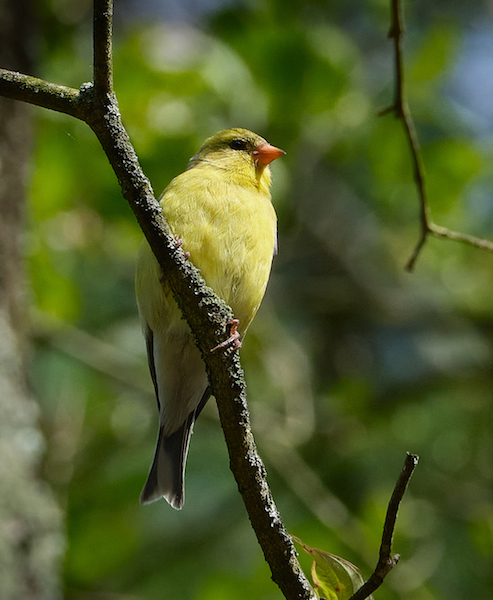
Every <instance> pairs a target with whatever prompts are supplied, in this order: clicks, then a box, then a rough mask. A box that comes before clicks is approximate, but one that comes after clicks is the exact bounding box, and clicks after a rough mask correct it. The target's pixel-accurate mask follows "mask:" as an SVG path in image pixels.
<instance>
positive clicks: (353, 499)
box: [26, 0, 493, 600]
mask: <svg viewBox="0 0 493 600" xmlns="http://www.w3.org/2000/svg"><path fill="white" fill-rule="evenodd" d="M44 4H45V5H44V7H43V8H42V9H40V16H39V19H40V30H41V34H40V39H39V57H40V62H39V72H38V73H36V74H37V75H39V76H42V77H44V78H46V79H49V80H51V81H54V82H57V83H63V84H66V85H71V86H75V87H78V86H79V85H80V84H81V83H82V82H84V81H87V80H89V79H90V78H91V3H90V2H89V0H85V1H79V2H77V3H73V2H71V1H70V0H56V1H53V2H49V3H48V2H46V3H44ZM408 4H409V5H408V6H406V10H407V32H406V41H405V51H406V72H407V77H408V85H409V100H410V104H411V109H412V111H413V114H414V117H415V120H416V124H417V128H418V133H419V136H420V139H421V143H422V146H423V158H424V162H425V166H426V170H427V176H428V180H427V183H428V191H429V194H430V202H431V206H432V213H433V217H434V219H435V221H436V222H437V223H439V224H441V225H445V226H448V227H450V228H451V229H458V230H461V231H465V232H468V233H471V234H475V235H478V236H484V237H488V238H490V239H493V202H492V195H493V169H492V167H491V164H492V160H491V159H492V155H493V145H492V133H493V94H492V92H493V90H492V81H493V73H492V71H493V67H492V65H493V19H492V15H491V12H490V11H491V5H490V3H487V2H479V1H476V2H467V3H466V2H462V3H458V2H455V3H450V2H441V1H439V0H436V1H432V2H415V3H408ZM115 12H116V15H115V16H116V24H115V30H116V31H115V87H116V91H117V94H118V98H119V102H120V108H121V111H122V114H123V119H124V122H125V124H126V126H127V128H128V131H129V133H130V136H131V138H132V141H133V143H134V145H135V147H136V150H137V152H138V154H139V156H140V160H141V163H142V166H143V168H144V170H145V172H146V174H147V175H148V176H149V178H150V179H151V182H152V185H153V187H154V189H155V191H156V193H160V192H161V190H162V189H163V188H164V187H165V186H166V185H167V183H168V182H169V181H170V179H171V178H172V177H173V176H174V175H176V174H178V173H179V172H181V171H182V170H183V169H184V168H185V166H186V164H187V161H188V158H189V157H190V156H192V155H193V154H194V153H195V151H196V150H197V149H198V147H199V146H200V144H201V143H202V141H203V139H204V138H205V137H207V136H208V135H210V134H212V133H214V132H215V131H216V130H218V129H221V128H225V127H232V126H240V127H247V128H250V129H252V130H254V131H256V132H257V133H259V134H261V135H262V136H264V137H266V138H267V139H268V140H269V141H270V142H271V143H273V144H275V145H277V146H280V147H281V148H283V149H284V150H286V151H287V156H286V157H284V158H282V159H281V160H279V161H276V162H275V163H274V165H273V172H274V186H273V196H274V203H275V206H276V209H277V213H278V216H279V247H280V252H279V255H278V256H277V257H276V259H275V262H274V267H273V273H272V278H271V282H270V284H269V287H268V291H267V296H266V298H265V301H264V303H263V305H262V308H261V310H260V312H259V314H258V316H257V318H256V320H255V321H254V324H253V325H252V327H251V328H250V330H249V334H248V336H247V338H246V341H245V343H244V347H243V349H242V351H241V353H242V359H243V366H244V368H245V371H246V378H247V382H248V391H249V404H250V408H251V412H252V420H253V429H254V433H255V436H256V441H257V444H258V447H259V451H260V454H261V456H262V457H263V459H264V461H265V463H266V466H267V469H268V473H269V481H270V484H271V486H272V489H273V493H274V497H275V499H276V501H277V503H278V506H279V508H280V510H281V513H282V515H283V518H284V521H285V524H286V527H287V529H288V530H289V532H290V533H292V534H294V535H296V536H298V537H299V538H301V539H302V540H303V541H304V542H305V543H306V544H308V545H309V546H315V547H318V548H322V549H324V550H327V551H329V552H332V553H335V554H338V555H341V556H343V557H344V558H346V559H348V560H351V561H352V562H354V563H356V564H357V565H358V566H359V567H360V568H361V569H362V571H363V574H364V575H365V576H368V575H369V574H370V573H371V571H372V569H373V566H374V564H375V563H376V560H377V554H378V547H379V541H380V535H381V527H382V523H383V518H384V515H385V510H386V504H387V502H388V499H389V497H390V494H391V491H392V488H393V485H394V483H395V480H396V478H397V476H398V473H399V471H400V468H401V466H402V463H403V461H404V456H405V452H406V451H411V452H413V453H417V454H419V455H420V464H419V467H418V469H417V471H416V473H415V474H414V476H413V479H412V480H411V485H410V489H409V491H408V494H407V495H406V497H405V500H404V503H403V506H402V509H401V512H400V517H399V520H398V524H397V529H396V534H395V543H394V550H395V551H396V552H399V553H400V554H401V555H402V558H401V562H400V564H399V566H398V567H397V568H396V569H395V570H394V571H393V572H392V573H391V574H390V575H389V577H388V579H387V580H386V582H385V585H384V587H383V588H382V589H381V590H379V591H378V592H377V593H376V598H379V599H381V600H396V599H402V600H432V599H436V600H441V599H444V600H445V599H446V600H459V599H461V600H462V599H466V598H475V600H486V599H489V598H491V596H492V594H493V489H492V484H493V461H492V459H493V354H492V345H491V344H492V338H493V255H488V254H486V253H482V252H480V251H479V250H475V249H471V248H467V247H464V246H460V245H458V244H454V243H451V242H445V241H439V240H434V239H431V240H430V241H429V242H428V244H427V246H426V247H425V249H424V251H423V253H422V256H421V257H420V259H419V261H418V263H417V268H416V271H415V273H413V274H409V273H407V272H406V271H405V270H404V265H405V264H406V262H407V260H408V258H409V256H410V253H411V251H412V249H413V246H414V244H415V242H416V241H417V238H418V201H417V195H416V190H415V187H414V184H413V180H412V171H411V160H410V156H409V152H408V149H407V145H406V142H405V138H404V136H403V133H402V130H401V126H400V124H399V122H397V121H396V120H395V119H394V118H393V117H392V116H385V117H378V116H377V113H378V111H379V110H381V109H383V108H385V107H386V106H388V105H389V104H391V103H392V99H393V71H392V69H393V56H392V45H391V43H390V42H389V41H388V39H387V32H388V28H389V21H390V17H389V2H388V1H384V0H372V1H370V2H361V1H360V2H358V1H356V0H351V1H349V2H348V1H335V2H330V3H329V2H317V1H315V0H313V1H309V0H304V1H301V0H299V1H296V0H291V1H288V2H286V1H285V0H284V1H275V0H266V1H264V2H254V1H251V2H246V1H245V2H239V1H236V2H235V1H234V0H231V1H229V2H228V1H217V2H216V1H214V0H207V1H206V0H203V1H201V2H198V1H197V2H178V1H176V2H171V1H169V2H168V1H166V0H159V1H158V0H147V1H143V0H126V1H119V2H117V3H116V10H115ZM35 114H36V142H35V148H34V159H33V163H32V185H31V193H30V207H29V228H28V231H27V235H26V254H27V262H28V272H29V276H30V281H31V289H30V293H31V297H32V314H31V320H32V322H31V328H32V332H33V348H32V354H31V373H32V381H31V384H32V389H33V390H34V392H35V394H36V396H37V397H38V398H39V400H40V402H41V405H42V422H43V429H44V432H45V435H46V453H45V460H44V464H43V465H42V469H43V473H44V476H45V477H46V479H47V480H48V481H49V482H50V484H51V485H52V487H53V488H54V490H55V492H56V495H57V497H58V499H59V502H60V504H61V505H62V506H63V507H65V508H66V510H67V520H66V529H67V537H68V547H67V554H66V560H65V586H66V598H67V599H74V600H75V599H77V600H99V599H105V598H108V599H109V598H111V599H121V600H126V599H128V600H157V599H163V598H164V599H168V598H170V599H171V598H180V599H184V600H222V599H225V600H226V599H230V598H232V597H234V598H236V599H237V600H242V599H245V600H246V599H248V600H252V599H255V600H261V599H263V600H267V599H271V598H272V599H274V598H280V592H279V591H278V589H277V588H276V586H275V585H274V584H273V583H272V582H271V581H270V578H269V569H268V567H267V565H266V564H265V563H264V560H263V557H262V554H261V551H260V548H259V547H258V545H257V543H256V540H255V536H254V533H253V531H252V530H251V528H250V525H249V521H248V518H247V515H246V512H245V509H244V507H243V504H242V501H241V498H240V496H239V494H238V492H237V490H236V485H235V482H234V479H233V477H232V475H231V473H230V471H229V468H228V458H227V452H226V446H225V443H224V440H223V437H222V432H221V429H220V425H219V422H218V417H217V411H216V407H215V405H214V401H213V400H211V401H210V403H209V405H208V406H207V408H206V410H205V411H204V413H203V414H202V415H201V417H200V419H199V421H198V422H197V425H196V428H195V434H194V436H193V439H192V444H191V449H190V455H189V460H188V466H187V478H186V503H185V507H184V509H183V511H181V512H175V511H173V510H172V509H171V508H169V507H168V506H167V505H166V503H165V502H164V501H163V502H158V503H155V504H153V505H151V506H147V507H140V506H139V504H138V497H139V494H140V491H141V488H142V486H143V484H144V481H145V479H146V475H147V471H148V467H149V465H150V461H151V458H152V455H153V452H154V443H155V438H156V434H157V411H156V407H155V400H154V397H153V394H152V386H151V382H150V377H149V375H148V372H147V364H146V359H145V348H144V343H143V339H142V336H141V332H140V326H139V323H138V319H137V309H136V305H135V300H134V293H133V273H134V265H135V259H136V254H137V251H138V247H139V244H140V239H141V233H140V231H139V228H138V226H137V224H136V221H135V219H134V217H133V214H132V213H131V211H130V209H129V208H128V206H127V205H126V203H125V201H124V200H123V199H122V197H121V193H120V190H119V188H118V185H117V182H116V178H115V176H114V174H113V173H112V171H111V169H110V167H109V164H108V162H107V159H106V157H105V156H104V154H103V152H102V150H101V149H100V148H99V146H98V143H97V140H96V139H95V137H94V135H93V134H92V132H91V131H90V130H89V128H88V127H87V126H85V125H84V124H81V123H79V122H77V121H75V120H73V119H70V118H69V117H66V116H63V115H58V114H56V113H51V112H48V111H43V110H41V109H36V110H35ZM300 558H301V561H302V564H303V566H304V568H305V571H306V572H307V574H308V572H309V569H310V564H311V560H310V559H309V557H308V556H301V557H300Z"/></svg>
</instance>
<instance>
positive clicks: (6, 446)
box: [0, 0, 63, 600]
mask: <svg viewBox="0 0 493 600" xmlns="http://www.w3.org/2000/svg"><path fill="white" fill-rule="evenodd" d="M33 29H34V28H33V18H32V8H31V6H30V3H29V0H17V1H16V2H12V0H0V64H1V65H2V66H4V67H6V68H9V69H18V70H20V71H24V72H30V71H31V60H30V57H29V54H30V52H33V42H34V35H33ZM30 114H31V107H29V106H28V105H27V104H24V103H22V102H14V101H9V100H6V99H4V98H0V598H2V600H20V599H22V600H48V599H49V600H53V599H56V598H58V597H60V562H61V561H60V558H61V550H62V547H63V535H62V519H61V513H60V510H59V508H58V506H57V504H56V502H55V500H54V498H53V496H52V495H51V493H50V490H49V489H48V487H47V485H46V484H45V483H43V482H42V481H41V480H40V478H39V475H38V473H37V470H38V465H39V462H40V460H41V457H42V454H43V449H44V439H43V436H42V434H41V432H40V430H39V427H38V423H37V417H38V407H37V405H36V403H35V402H34V400H33V398H32V397H31V395H30V394H29V392H28V389H27V385H26V372H25V353H26V338H25V323H26V318H25V313H26V298H25V296H26V294H25V280H24V268H23V256H22V255H23V252H22V240H23V227H24V206H25V191H26V178H27V174H28V165H29V157H30V149H31V143H30V142H31V140H30V137H31V131H30V129H31V127H30Z"/></svg>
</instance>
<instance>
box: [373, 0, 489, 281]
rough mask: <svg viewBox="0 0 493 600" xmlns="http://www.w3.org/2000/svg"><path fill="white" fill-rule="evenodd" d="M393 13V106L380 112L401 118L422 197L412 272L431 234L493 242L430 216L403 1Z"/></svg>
mask: <svg viewBox="0 0 493 600" xmlns="http://www.w3.org/2000/svg"><path fill="white" fill-rule="evenodd" d="M391 13H392V16H391V26H390V31H389V38H391V39H392V40H393V41H394V61H395V67H394V69H395V93H394V103H393V104H392V106H390V107H388V108H386V109H384V110H382V111H381V112H380V115H384V114H387V113H390V112H393V113H394V114H395V116H396V117H397V118H398V119H400V120H401V121H402V125H403V127H404V132H405V135H406V139H407V141H408V145H409V149H410V151H411V157H412V162H413V170H414V179H415V182H416V188H417V192H418V196H419V208H420V235H419V239H418V242H417V244H416V246H415V248H414V250H413V253H412V255H411V257H410V259H409V261H408V262H407V265H406V269H407V270H408V271H412V270H413V269H414V266H415V264H416V261H417V259H418V256H419V255H420V253H421V250H422V248H423V246H424V245H425V243H426V241H427V239H428V236H430V235H433V236H434V237H439V238H444V239H448V240H452V241H456V242H462V243H465V244H468V245H469V246H474V247H475V248H480V249H481V250H486V251H488V252H493V242H490V241H488V240H485V239H482V238H477V237H475V236H472V235H467V234H465V233H459V232H457V231H452V230H450V229H447V228H446V227H441V226H439V225H436V224H435V223H434V222H433V221H432V219H431V214H430V207H429V203H428V197H427V192H426V179H425V170H424V165H423V159H422V156H421V149H420V146H419V140H418V135H417V132H416V127H415V125H414V121H413V118H412V115H411V111H410V109H409V104H408V102H407V97H406V87H405V72H404V59H403V50H402V39H403V35H404V14H403V9H402V4H401V1H400V0H391Z"/></svg>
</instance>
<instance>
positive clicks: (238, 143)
mask: <svg viewBox="0 0 493 600" xmlns="http://www.w3.org/2000/svg"><path fill="white" fill-rule="evenodd" d="M229 147H230V148H231V149H232V150H246V149H247V148H248V143H247V141H246V140H242V139H241V138H236V139H234V140H232V141H231V142H230V144H229Z"/></svg>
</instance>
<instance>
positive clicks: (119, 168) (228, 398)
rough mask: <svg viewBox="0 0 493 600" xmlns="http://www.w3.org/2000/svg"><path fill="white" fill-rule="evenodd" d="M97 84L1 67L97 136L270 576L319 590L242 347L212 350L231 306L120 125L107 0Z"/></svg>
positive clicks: (305, 596)
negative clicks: (205, 382) (188, 251)
mask: <svg viewBox="0 0 493 600" xmlns="http://www.w3.org/2000/svg"><path fill="white" fill-rule="evenodd" d="M94 28H95V32H94V38H95V39H94V79H95V82H94V85H93V84H83V85H82V86H81V89H80V90H74V89H71V88H65V87H63V86H56V85H53V84H51V83H48V82H45V81H42V80H39V79H36V78H32V77H29V76H27V75H21V74H13V73H12V72H9V71H2V70H0V95H5V96H7V97H10V98H14V99H17V100H23V101H26V102H30V103H32V104H36V105H38V106H42V107H44V108H49V109H53V110H57V111H59V112H62V113H66V114H69V115H72V116H74V117H77V118H79V119H81V120H83V121H85V122H86V123H87V124H88V125H89V126H90V127H91V129H92V130H93V131H94V133H95V134H96V136H97V137H98V139H99V141H100V143H101V145H102V147H103V150H104V151H105V153H106V155H107V157H108V159H109V161H110V164H111V166H112V167H113V170H114V172H115V174H116V176H117V178H118V182H119V184H120V186H121V189H122V193H123V196H124V197H125V199H126V200H127V201H128V203H129V204H130V206H131V208H132V210H133V211H134V214H135V216H136V218H137V220H138V222H139V225H140V226H141V228H142V231H143V232H144V235H145V236H146V238H147V240H148V242H149V244H150V246H151V248H152V250H153V252H154V254H155V255H156V257H157V259H158V261H159V264H160V265H161V267H162V268H163V270H164V271H165V272H166V277H167V280H168V281H169V283H170V286H171V289H172V290H173V292H174V294H175V298H176V300H177V302H178V304H179V306H180V308H181V310H182V312H183V315H184V317H185V318H186V320H187V322H188V323H189V325H190V328H191V329H192V331H193V333H194V335H195V336H196V338H197V342H198V345H199V348H200V349H201V351H202V356H203V358H204V361H205V364H206V369H207V374H208V377H209V381H210V383H211V388H212V392H213V394H214V396H215V397H216V401H217V404H218V408H219V415H220V419H221V425H222V427H223V430H224V435H225V438H226V443H227V446H228V452H229V456H230V464H231V469H232V471H233V474H234V476H235V479H236V481H237V484H238V488H239V491H240V492H241V494H242V497H243V500H244V503H245V506H246V508H247V511H248V514H249V517H250V520H251V522H252V526H253V528H254V530H255V533H256V535H257V539H258V541H259V544H260V546H261V547H262V550H263V552H264V556H265V558H266V560H267V562H268V563H269V566H270V568H271V571H272V578H273V580H274V581H275V582H276V583H277V584H278V586H279V587H280V589H281V591H282V592H283V594H284V596H285V597H286V598H287V599H288V600H313V598H315V594H314V592H313V590H312V589H311V587H310V584H309V583H308V580H307V579H306V577H305V576H304V574H303V572H302V571H301V567H300V566H299V563H298V560H297V557H296V556H297V555H296V550H295V548H294V546H293V543H292V540H291V538H290V536H289V535H288V533H287V532H286V530H285V528H284V525H283V523H282V520H281V517H280V515H279V512H278V511H277V508H276V506H275V504H274V500H273V498H272V495H271V492H270V490H269V487H268V484H267V481H266V473H265V467H264V465H263V463H262V460H261V459H260V457H259V455H258V453H257V451H256V447H255V442H254V439H253V434H252V431H251V427H250V417H249V413H248V408H247V403H246V388H245V381H244V378H243V371H242V369H241V365H240V361H239V355H238V352H230V353H227V352H210V348H214V347H215V346H217V344H218V343H219V342H221V341H222V340H224V338H225V323H226V322H227V321H230V320H231V319H232V317H233V315H232V311H231V309H230V308H229V307H228V306H227V305H226V304H225V303H224V302H223V301H222V300H221V299H220V298H218V297H217V296H216V295H215V294H214V292H213V291H212V290H211V289H210V288H208V287H207V286H206V285H205V284H204V281H203V280H202V278H201V276H200V272H199V271H198V270H197V269H196V268H195V267H194V266H193V264H192V263H191V262H190V261H189V260H186V258H185V254H184V252H183V251H182V250H181V248H180V247H179V245H177V243H176V241H175V239H174V238H173V236H172V235H171V231H170V229H169V226H168V225H167V223H166V222H165V220H164V218H163V216H162V211H161V207H160V206H159V204H158V202H157V201H156V199H155V198H154V194H153V190H152V187H151V184H150V182H149V180H148V179H147V177H146V176H145V175H144V173H143V171H142V169H141V167H140V164H139V161H138V158H137V155H136V153H135V150H134V148H133V146H132V144H131V142H130V139H129V136H128V134H127V132H126V130H125V128H124V126H123V124H122V120H121V115H120V112H119V109H118V105H117V102H116V98H115V96H114V92H113V89H112V66H111V54H112V53H111V30H112V6H111V2H110V1H109V0H94Z"/></svg>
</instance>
